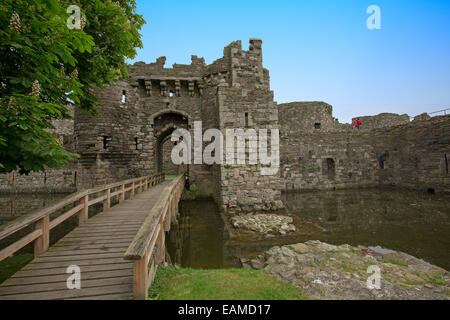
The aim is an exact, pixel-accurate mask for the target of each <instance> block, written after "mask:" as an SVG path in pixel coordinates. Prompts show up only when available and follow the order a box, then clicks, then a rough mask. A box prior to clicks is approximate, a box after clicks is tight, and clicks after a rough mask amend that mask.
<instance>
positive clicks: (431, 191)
mask: <svg viewBox="0 0 450 320" xmlns="http://www.w3.org/2000/svg"><path fill="white" fill-rule="evenodd" d="M427 192H428V193H429V194H435V193H436V190H434V188H428V190H427Z"/></svg>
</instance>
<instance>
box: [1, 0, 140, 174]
mask: <svg viewBox="0 0 450 320" xmlns="http://www.w3.org/2000/svg"><path fill="white" fill-rule="evenodd" d="M0 1H1V6H0V173H6V172H11V171H14V170H17V169H19V172H20V173H29V172H31V171H42V170H45V168H46V167H49V168H61V167H63V166H64V165H66V164H68V163H69V162H70V161H72V160H73V159H75V158H76V157H77V155H75V154H72V153H70V152H67V151H66V150H64V148H62V147H61V146H60V145H59V144H58V143H57V141H56V140H55V137H54V136H53V135H52V134H50V133H49V132H48V130H49V129H53V127H52V125H51V121H52V120H58V119H67V118H68V117H69V115H68V110H67V108H66V107H65V106H66V105H68V104H75V105H76V107H80V108H82V109H83V110H86V111H88V112H91V113H95V105H96V104H98V103H99V102H100V101H99V99H98V98H97V97H96V96H95V95H94V88H97V87H98V88H102V87H103V86H104V85H106V84H110V83H112V82H114V81H115V80H117V78H118V77H124V76H127V72H126V64H125V61H126V59H127V58H133V57H134V56H135V55H136V47H142V42H141V36H140V34H139V30H140V29H141V27H142V25H143V24H144V20H143V19H142V16H139V15H137V14H136V13H135V9H136V3H135V1H134V0H131V1H127V0H121V1H117V3H118V4H119V6H116V5H115V3H116V2H112V1H103V0H79V1H77V2H76V3H77V5H78V6H79V7H80V9H81V14H82V16H83V17H84V19H85V21H86V24H85V26H84V28H83V29H70V28H69V27H68V26H67V20H68V18H69V16H71V14H69V13H67V8H68V7H69V6H70V5H73V4H74V3H73V1H65V0H60V1H57V0H0ZM13 15H14V16H15V25H11V18H12V16H13ZM75 69H76V70H77V72H76V73H74V70H75ZM62 71H63V72H62ZM77 73H78V75H76V74H77ZM33 83H39V90H38V91H36V92H37V93H36V95H37V94H39V96H38V97H31V93H32V85H33Z"/></svg>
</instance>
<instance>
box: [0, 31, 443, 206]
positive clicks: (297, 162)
mask: <svg viewBox="0 0 450 320" xmlns="http://www.w3.org/2000/svg"><path fill="white" fill-rule="evenodd" d="M165 60H166V58H165V57H161V58H159V59H157V61H156V62H155V63H151V64H146V63H143V62H137V63H135V64H134V65H130V66H129V73H130V77H129V78H127V79H121V80H120V81H118V82H117V83H116V84H115V85H112V86H110V87H108V88H107V89H105V90H99V91H98V96H99V97H100V98H101V99H102V101H103V104H102V105H100V106H98V107H97V109H98V111H99V112H98V114H99V115H98V116H92V115H88V114H86V113H84V112H82V111H79V110H75V111H74V120H73V121H57V122H55V128H56V130H55V131H54V134H55V135H57V136H58V137H59V138H60V139H62V141H63V142H64V145H65V147H66V148H67V149H68V150H70V151H73V152H76V153H78V154H80V155H81V157H80V159H79V160H78V161H76V162H74V163H73V164H71V165H70V166H69V167H68V168H66V169H65V170H48V171H47V172H44V173H34V174H32V175H30V176H18V175H17V174H16V173H11V174H9V175H3V176H0V183H1V187H0V192H71V191H75V190H79V189H83V188H86V187H90V186H93V185H99V184H105V183H108V182H112V181H118V180H124V179H129V178H132V177H139V176H144V175H149V174H153V173H156V172H165V173H166V174H177V173H181V172H188V175H189V179H190V183H191V185H192V190H194V193H195V194H196V195H197V196H199V197H202V196H205V197H206V196H211V197H214V199H215V200H216V202H217V203H218V204H219V205H220V207H221V208H222V210H223V211H225V212H228V213H230V214H235V213H240V212H250V211H251V212H266V211H276V210H278V209H281V208H282V207H283V203H282V201H281V192H282V191H292V190H310V189H334V188H359V187H375V186H397V187H402V188H411V189H417V190H425V191H427V190H428V191H432V192H450V174H449V164H450V163H449V158H450V116H441V117H434V118H429V117H427V116H426V115H423V116H421V117H417V118H415V120H414V121H412V122H411V121H410V118H409V116H408V115H396V114H381V115H379V116H374V117H360V119H361V120H362V122H363V128H362V130H361V131H358V130H355V129H354V128H352V126H351V125H348V124H341V123H339V122H338V121H337V120H336V119H334V118H333V116H332V107H331V106H330V105H328V104H326V103H323V102H294V103H287V104H277V103H276V102H275V101H274V94H273V92H272V91H271V90H270V77H269V71H268V70H267V69H265V68H264V67H263V57H262V41H261V40H259V39H250V44H249V49H248V50H247V51H246V50H243V49H242V44H241V42H240V41H236V42H233V43H231V44H230V45H228V46H227V47H225V49H224V52H223V58H221V59H219V60H216V61H215V62H213V63H212V64H210V65H206V64H205V61H204V59H202V58H198V57H197V56H192V63H191V64H190V65H180V64H174V65H173V67H172V68H165ZM195 121H202V123H203V130H207V129H209V128H216V129H219V130H221V131H222V132H225V130H226V129H227V128H251V129H256V130H258V129H268V130H269V131H270V130H271V129H279V130H280V146H279V147H280V157H281V167H280V171H279V173H278V175H275V176H262V175H261V174H260V166H259V165H246V166H240V165H234V166H227V165H205V164H202V165H196V164H194V165H185V166H182V167H180V166H174V165H173V164H172V162H171V160H170V153H171V150H172V148H173V144H174V143H173V142H172V141H171V139H170V137H171V134H172V132H173V131H174V130H175V129H177V128H184V129H187V130H189V131H190V132H191V135H192V136H193V123H194V122H195Z"/></svg>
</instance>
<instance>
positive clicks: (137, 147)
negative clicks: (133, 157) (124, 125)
mask: <svg viewBox="0 0 450 320" xmlns="http://www.w3.org/2000/svg"><path fill="white" fill-rule="evenodd" d="M134 146H135V147H136V150H139V139H138V138H134Z"/></svg>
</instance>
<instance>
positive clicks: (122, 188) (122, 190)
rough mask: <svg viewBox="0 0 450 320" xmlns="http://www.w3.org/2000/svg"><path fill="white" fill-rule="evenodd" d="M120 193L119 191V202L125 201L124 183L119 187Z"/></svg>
mask: <svg viewBox="0 0 450 320" xmlns="http://www.w3.org/2000/svg"><path fill="white" fill-rule="evenodd" d="M120 191H121V193H120V201H125V184H124V183H123V184H122V185H121V186H120Z"/></svg>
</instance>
